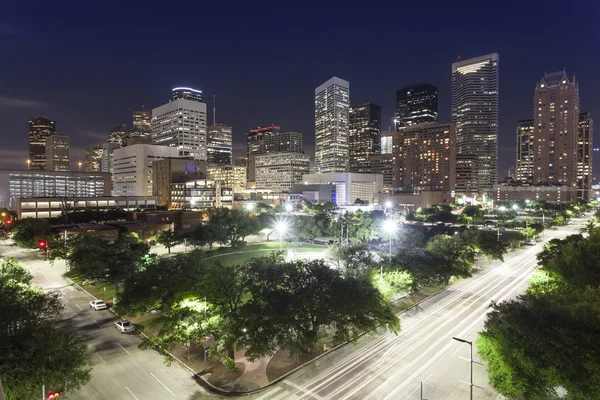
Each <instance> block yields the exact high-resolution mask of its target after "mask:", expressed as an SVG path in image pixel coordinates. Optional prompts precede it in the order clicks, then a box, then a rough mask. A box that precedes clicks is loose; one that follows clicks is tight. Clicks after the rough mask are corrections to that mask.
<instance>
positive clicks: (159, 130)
mask: <svg viewBox="0 0 600 400" xmlns="http://www.w3.org/2000/svg"><path fill="white" fill-rule="evenodd" d="M181 89H183V88H175V89H173V96H172V100H171V101H170V102H168V103H167V104H164V105H162V106H160V107H157V108H155V109H153V110H152V144H156V145H160V146H170V147H174V148H176V149H177V151H178V156H180V157H188V156H191V157H194V158H195V159H197V160H206V104H205V103H202V102H201V101H200V99H201V94H202V92H201V91H199V90H195V89H189V88H185V89H186V91H185V92H183V91H182V90H181ZM188 92H189V93H188Z"/></svg>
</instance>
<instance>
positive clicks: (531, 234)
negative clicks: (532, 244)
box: [521, 227, 536, 239]
mask: <svg viewBox="0 0 600 400" xmlns="http://www.w3.org/2000/svg"><path fill="white" fill-rule="evenodd" d="M521 232H523V234H524V235H525V237H526V238H527V239H532V238H533V237H534V236H535V235H536V231H535V229H533V228H529V227H527V228H523V230H522V231H521Z"/></svg>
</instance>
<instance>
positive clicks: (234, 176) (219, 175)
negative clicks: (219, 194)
mask: <svg viewBox="0 0 600 400" xmlns="http://www.w3.org/2000/svg"><path fill="white" fill-rule="evenodd" d="M206 179H208V180H211V181H215V182H220V183H221V186H223V187H230V188H232V189H233V192H234V193H238V192H241V191H242V190H244V189H246V165H209V166H208V167H206Z"/></svg>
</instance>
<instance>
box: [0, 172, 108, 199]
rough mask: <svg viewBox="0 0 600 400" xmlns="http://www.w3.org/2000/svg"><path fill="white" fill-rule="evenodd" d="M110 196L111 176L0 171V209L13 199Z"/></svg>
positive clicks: (83, 173) (95, 173)
mask: <svg viewBox="0 0 600 400" xmlns="http://www.w3.org/2000/svg"><path fill="white" fill-rule="evenodd" d="M98 196H110V174H105V173H101V172H94V173H86V172H78V171H77V172H76V171H33V170H31V171H29V170H19V169H14V170H13V169H2V170H0V207H6V208H14V207H12V206H13V203H14V199H15V198H25V197H98Z"/></svg>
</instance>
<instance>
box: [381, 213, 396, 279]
mask: <svg viewBox="0 0 600 400" xmlns="http://www.w3.org/2000/svg"><path fill="white" fill-rule="evenodd" d="M383 229H384V230H385V231H386V232H388V233H389V234H390V260H391V259H392V233H394V232H395V231H396V222H395V221H394V220H393V219H386V220H385V222H384V224H383ZM381 275H382V276H383V264H382V267H381Z"/></svg>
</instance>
